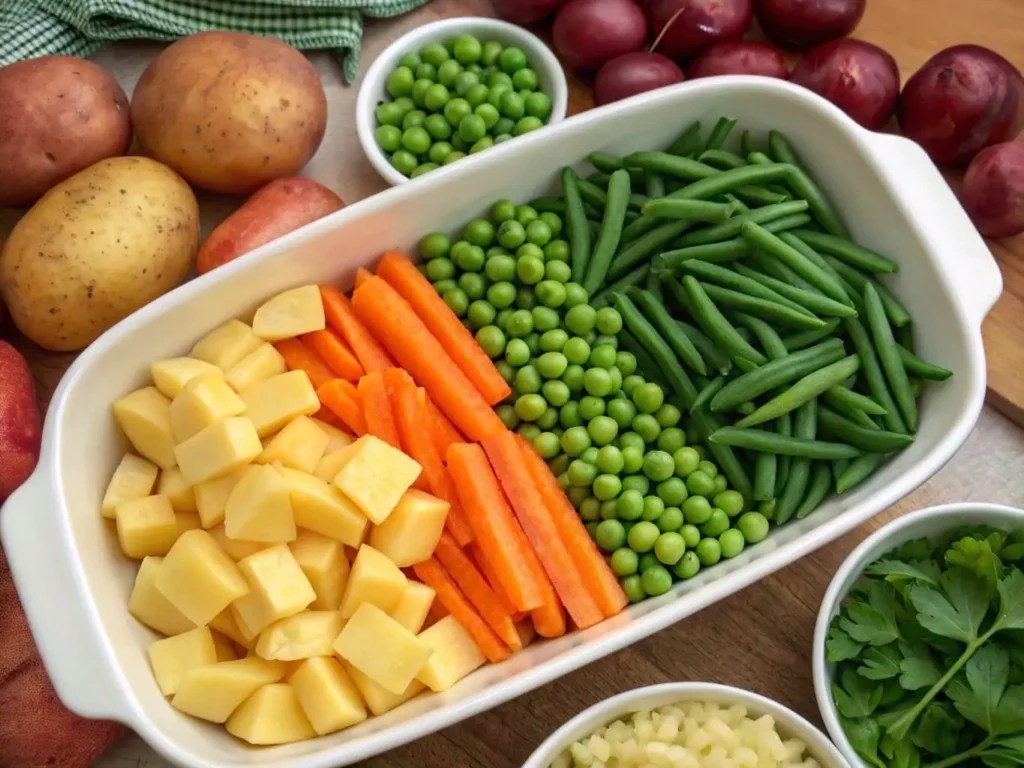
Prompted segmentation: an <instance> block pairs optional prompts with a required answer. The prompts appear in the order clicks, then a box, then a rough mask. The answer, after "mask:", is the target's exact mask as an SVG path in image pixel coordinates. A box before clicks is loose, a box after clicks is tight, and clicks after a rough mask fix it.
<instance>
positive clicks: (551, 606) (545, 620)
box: [530, 549, 566, 637]
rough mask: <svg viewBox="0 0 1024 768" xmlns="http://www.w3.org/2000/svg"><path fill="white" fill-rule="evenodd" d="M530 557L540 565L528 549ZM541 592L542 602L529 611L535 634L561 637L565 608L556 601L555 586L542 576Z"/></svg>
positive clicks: (537, 565)
mask: <svg viewBox="0 0 1024 768" xmlns="http://www.w3.org/2000/svg"><path fill="white" fill-rule="evenodd" d="M530 558H531V559H532V561H533V563H534V564H535V565H536V567H537V568H540V569H541V571H542V572H543V570H544V569H543V568H542V567H541V564H540V561H539V560H538V559H537V555H536V554H534V552H533V550H532V549H531V550H530ZM541 592H542V594H543V596H544V602H543V603H542V604H541V606H540V607H539V608H534V609H533V610H532V611H530V621H532V622H533V628H534V629H536V630H537V634H538V635H540V636H541V637H561V636H562V635H564V634H565V630H566V626H565V609H564V608H563V607H562V604H561V603H560V602H558V595H557V594H555V588H554V587H553V586H551V582H550V581H548V580H547V577H545V578H544V582H543V584H542V585H541Z"/></svg>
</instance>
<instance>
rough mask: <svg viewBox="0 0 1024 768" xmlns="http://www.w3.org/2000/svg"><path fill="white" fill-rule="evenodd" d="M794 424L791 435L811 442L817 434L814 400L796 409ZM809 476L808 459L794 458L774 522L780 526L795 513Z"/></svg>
mask: <svg viewBox="0 0 1024 768" xmlns="http://www.w3.org/2000/svg"><path fill="white" fill-rule="evenodd" d="M795 421H796V423H795V425H794V429H793V434H794V436H795V437H796V438H798V439H802V440H813V439H814V438H815V437H817V434H818V407H817V401H816V400H808V401H807V402H806V403H804V405H803V406H801V407H800V408H798V409H797V412H796V420H795ZM810 474H811V462H810V460H809V459H804V458H794V459H791V461H790V465H789V473H788V477H787V478H786V482H785V484H784V486H783V489H782V493H780V494H778V497H777V498H776V500H775V521H776V523H777V524H778V525H782V524H783V523H785V522H786V521H787V520H789V518H791V517H792V516H793V513H794V512H796V509H797V507H798V506H799V505H800V502H801V501H803V499H804V496H805V493H804V492H805V491H806V490H807V481H808V479H809V477H810Z"/></svg>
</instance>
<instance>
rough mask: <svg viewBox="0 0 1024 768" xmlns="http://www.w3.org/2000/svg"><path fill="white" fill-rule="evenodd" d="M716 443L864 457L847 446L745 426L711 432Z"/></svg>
mask: <svg viewBox="0 0 1024 768" xmlns="http://www.w3.org/2000/svg"><path fill="white" fill-rule="evenodd" d="M708 439H709V440H710V441H711V442H712V443H721V444H723V445H729V446H732V447H733V448H746V449H747V450H750V451H766V452H770V453H775V454H785V455H787V456H794V457H797V458H805V459H823V460H825V461H831V460H832V459H853V458H856V457H857V456H860V455H861V451H860V450H859V449H858V448H855V447H854V446H852V445H847V444H845V443H830V442H826V441H824V440H805V439H803V438H800V437H782V436H781V435H776V434H773V433H771V432H766V431H765V430H763V429H743V428H741V427H722V428H721V429H718V430H715V431H714V432H712V433H711V437H709V438H708Z"/></svg>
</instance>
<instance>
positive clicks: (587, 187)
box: [576, 171, 629, 211]
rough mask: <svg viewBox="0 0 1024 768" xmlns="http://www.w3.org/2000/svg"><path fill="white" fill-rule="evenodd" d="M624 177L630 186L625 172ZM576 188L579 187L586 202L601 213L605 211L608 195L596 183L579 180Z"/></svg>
mask: <svg viewBox="0 0 1024 768" xmlns="http://www.w3.org/2000/svg"><path fill="white" fill-rule="evenodd" d="M616 173H618V171H616ZM622 175H623V178H625V179H626V182H627V184H628V182H629V174H628V173H626V172H625V171H623V172H622ZM576 186H577V187H579V190H580V196H581V197H582V198H583V201H584V202H586V203H590V204H591V205H592V206H594V207H595V208H597V209H599V210H601V211H603V210H604V209H605V207H606V206H607V205H608V193H607V192H606V191H605V190H603V189H601V187H599V186H598V185H597V184H595V183H594V182H592V181H587V180H586V179H577V181H576ZM626 196H627V197H628V196H629V192H628V191H627V192H626Z"/></svg>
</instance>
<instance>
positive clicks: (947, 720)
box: [910, 701, 964, 757]
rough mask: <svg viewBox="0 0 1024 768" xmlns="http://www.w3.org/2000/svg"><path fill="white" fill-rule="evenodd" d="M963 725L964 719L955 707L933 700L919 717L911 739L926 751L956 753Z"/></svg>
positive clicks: (944, 754)
mask: <svg viewBox="0 0 1024 768" xmlns="http://www.w3.org/2000/svg"><path fill="white" fill-rule="evenodd" d="M963 727H964V720H963V718H962V717H960V716H959V715H958V714H957V713H956V710H955V709H953V707H951V706H949V704H945V703H939V702H937V701H933V702H932V703H931V704H929V705H928V706H927V707H925V710H924V712H922V713H921V717H920V718H918V721H917V727H916V728H915V729H914V733H913V735H912V736H911V738H910V740H911V741H912V742H913V743H914V745H915V746H917V747H920V748H921V749H923V750H925V751H926V752H931V753H932V754H935V755H941V756H944V757H945V756H948V755H953V754H956V751H957V746H958V745H959V741H960V731H961V729H962V728H963Z"/></svg>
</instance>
